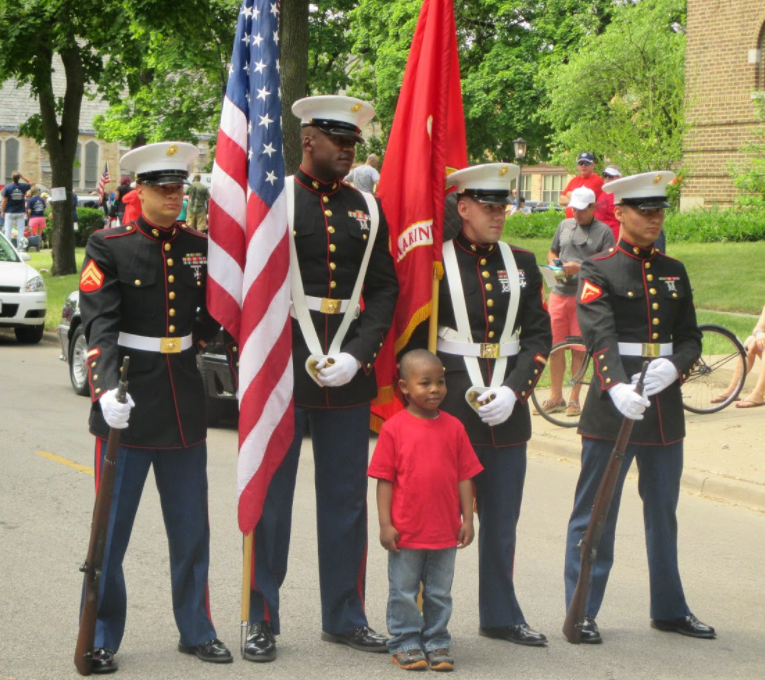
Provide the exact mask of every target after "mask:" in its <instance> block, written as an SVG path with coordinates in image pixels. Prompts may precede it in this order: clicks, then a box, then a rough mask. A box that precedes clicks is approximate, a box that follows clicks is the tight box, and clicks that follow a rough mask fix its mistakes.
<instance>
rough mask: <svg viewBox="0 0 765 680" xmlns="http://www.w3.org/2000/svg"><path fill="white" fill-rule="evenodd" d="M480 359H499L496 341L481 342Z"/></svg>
mask: <svg viewBox="0 0 765 680" xmlns="http://www.w3.org/2000/svg"><path fill="white" fill-rule="evenodd" d="M481 359H499V344H498V343H496V342H482V343H481Z"/></svg>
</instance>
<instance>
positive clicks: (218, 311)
mask: <svg viewBox="0 0 765 680" xmlns="http://www.w3.org/2000/svg"><path fill="white" fill-rule="evenodd" d="M279 69H280V66H279V3H278V2H270V1H269V0H245V1H244V2H243V3H242V6H241V10H240V12H239V19H238V22H237V28H236V38H235V39H234V50H233V54H232V57H231V65H230V67H229V80H228V87H227V89H226V97H225V100H224V102H223V109H222V112H221V123H220V130H219V131H218V143H217V147H216V156H215V165H214V167H213V178H212V190H211V197H210V209H209V223H210V227H209V237H210V241H209V253H208V281H207V305H208V308H209V310H210V312H211V313H212V314H213V316H214V317H215V318H216V319H218V320H219V321H220V322H221V324H222V325H223V327H224V328H225V329H226V330H227V331H228V332H229V333H231V335H233V337H234V338H235V340H236V341H237V342H238V346H239V352H238V356H239V389H238V397H239V467H238V474H237V486H238V492H239V528H240V530H241V531H242V533H244V534H247V533H249V532H250V531H252V530H253V529H254V527H255V525H256V524H257V522H258V520H259V518H260V515H261V512H262V508H263V502H264V500H265V495H266V491H267V489H268V484H269V482H270V480H271V478H272V477H273V474H274V472H275V470H276V469H277V468H278V466H279V464H280V463H281V461H282V460H283V458H284V455H285V453H286V452H287V449H288V447H289V445H290V443H291V442H292V438H293V436H294V414H293V401H292V400H293V397H292V391H293V374H292V326H291V320H290V315H289V309H290V287H289V240H288V231H287V205H286V196H285V192H284V174H285V171H284V156H283V153H282V128H281V115H282V106H281V87H280V75H279Z"/></svg>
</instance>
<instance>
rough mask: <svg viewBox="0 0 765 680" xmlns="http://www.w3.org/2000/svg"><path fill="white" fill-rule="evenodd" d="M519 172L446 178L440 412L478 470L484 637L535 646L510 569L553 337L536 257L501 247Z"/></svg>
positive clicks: (494, 168) (501, 166)
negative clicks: (448, 223) (448, 226)
mask: <svg viewBox="0 0 765 680" xmlns="http://www.w3.org/2000/svg"><path fill="white" fill-rule="evenodd" d="M518 173H519V169H518V166H516V165H510V164H508V163H492V164H489V165H478V166H475V167H472V168H467V169H466V170H460V171H458V172H455V173H452V174H451V175H449V177H448V182H449V184H451V185H452V186H455V187H457V191H458V194H457V204H456V207H457V212H458V214H459V216H460V218H461V231H460V232H459V234H458V235H457V236H456V238H454V239H453V240H451V241H447V242H445V243H444V251H443V252H444V255H443V257H444V268H445V272H446V275H445V278H444V280H443V281H442V282H441V288H440V298H439V318H438V323H439V332H438V335H439V339H438V356H439V358H440V359H441V361H442V362H443V364H444V367H445V369H446V384H447V386H448V391H447V394H446V398H445V399H444V401H443V404H442V408H443V410H444V411H446V412H447V413H450V414H451V415H453V416H456V417H457V418H459V419H460V420H461V421H462V423H463V424H464V425H465V429H466V430H467V433H468V436H469V438H470V442H471V444H472V445H473V447H474V448H475V451H476V454H477V455H478V458H479V460H480V461H481V464H482V465H483V467H484V471H483V472H481V473H480V474H479V475H478V476H477V477H476V478H475V480H474V481H475V486H476V505H477V508H478V517H479V522H480V529H479V534H478V555H479V586H478V587H479V614H480V626H481V628H480V633H481V635H484V636H487V637H493V638H499V639H504V640H509V641H510V642H515V643H517V644H522V645H535V646H538V645H544V644H545V642H546V638H545V636H544V635H542V634H541V633H538V632H536V631H534V630H532V629H531V628H530V627H529V626H528V625H527V623H526V619H525V617H524V615H523V612H522V611H521V607H520V605H519V604H518V599H517V597H516V594H515V587H514V585H513V560H514V556H515V535H516V525H517V523H518V517H519V515H520V511H521V499H522V497H523V484H524V479H525V476H526V443H527V442H528V440H529V439H530V438H531V418H530V415H529V407H528V399H529V397H530V396H531V392H532V390H533V389H534V386H535V385H536V383H537V381H538V380H539V377H540V375H541V374H542V370H543V369H544V367H545V364H546V362H547V355H548V354H549V352H550V346H551V333H550V318H549V315H548V314H547V311H546V310H545V308H544V306H543V304H542V277H541V274H540V273H539V269H538V268H537V264H536V261H535V258H534V255H533V254H532V253H530V252H529V251H527V250H522V249H521V248H516V247H515V246H508V245H506V244H505V243H502V242H501V241H500V239H501V237H502V230H503V228H504V224H505V207H506V205H507V204H508V203H509V202H510V183H511V181H512V180H513V179H514V178H516V177H517V176H518ZM489 399H490V400H491V401H489ZM479 402H484V405H482V406H481V405H480V403H479ZM471 404H472V405H471Z"/></svg>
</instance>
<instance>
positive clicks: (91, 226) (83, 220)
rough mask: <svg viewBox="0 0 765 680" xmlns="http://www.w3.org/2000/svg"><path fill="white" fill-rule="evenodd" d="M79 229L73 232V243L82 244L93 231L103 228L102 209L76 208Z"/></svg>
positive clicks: (80, 245)
mask: <svg viewBox="0 0 765 680" xmlns="http://www.w3.org/2000/svg"><path fill="white" fill-rule="evenodd" d="M77 224H78V227H79V229H78V230H77V231H76V232H75V234H74V243H75V245H76V246H78V247H82V246H84V245H85V244H86V243H87V242H88V239H89V238H90V235H91V234H92V233H93V232H94V231H98V230H99V229H103V228H104V211H103V210H101V209H99V208H77Z"/></svg>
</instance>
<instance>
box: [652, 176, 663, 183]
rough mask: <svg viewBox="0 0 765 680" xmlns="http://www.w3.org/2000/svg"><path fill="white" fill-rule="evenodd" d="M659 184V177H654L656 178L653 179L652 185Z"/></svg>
mask: <svg viewBox="0 0 765 680" xmlns="http://www.w3.org/2000/svg"><path fill="white" fill-rule="evenodd" d="M659 182H661V175H656V177H654V178H653V183H654V184H658V183H659Z"/></svg>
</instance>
